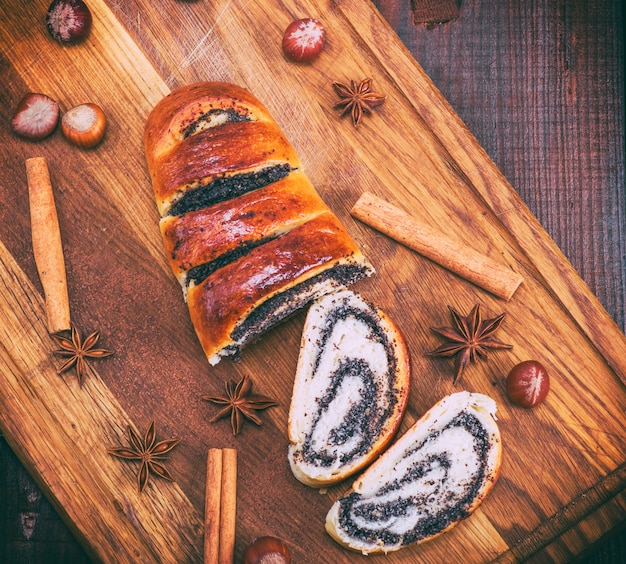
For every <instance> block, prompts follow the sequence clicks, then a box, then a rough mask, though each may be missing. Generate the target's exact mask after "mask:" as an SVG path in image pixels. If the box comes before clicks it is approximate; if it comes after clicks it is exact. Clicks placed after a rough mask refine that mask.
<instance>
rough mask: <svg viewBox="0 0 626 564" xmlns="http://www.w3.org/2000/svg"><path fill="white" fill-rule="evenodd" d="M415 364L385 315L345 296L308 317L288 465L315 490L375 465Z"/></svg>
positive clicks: (323, 302) (320, 304)
mask: <svg viewBox="0 0 626 564" xmlns="http://www.w3.org/2000/svg"><path fill="white" fill-rule="evenodd" d="M410 378H411V375H410V361H409V353H408V350H407V346H406V343H405V340H404V338H403V336H402V334H401V333H400V330H399V329H398V327H397V326H396V325H395V323H394V322H393V321H392V320H391V318H390V317H389V316H388V315H387V314H385V313H384V312H383V311H382V310H381V309H380V308H378V307H376V306H374V305H372V304H371V303H369V302H367V301H366V300H364V299H363V298H362V297H361V296H360V295H359V294H357V293H355V292H353V291H350V290H342V291H338V292H335V293H333V294H330V295H327V296H324V297H323V298H321V299H319V300H318V301H317V302H315V303H314V304H313V305H312V306H311V308H310V309H309V311H308V313H307V317H306V321H305V324H304V330H303V335H302V343H301V347H300V356H299V359H298V365H297V368H296V376H295V382H294V388H293V395H292V400H291V407H290V411H289V425H288V431H289V441H290V446H289V454H288V457H289V463H290V465H291V469H292V472H293V474H294V476H295V477H296V478H297V479H298V480H300V481H301V482H303V483H304V484H307V485H309V486H313V487H324V486H329V485H331V484H335V483H337V482H339V481H341V480H344V479H345V478H347V477H348V476H350V475H352V474H354V473H355V472H357V471H358V470H360V469H362V468H364V467H365V466H366V465H367V464H369V463H370V462H372V460H374V458H375V457H377V456H378V455H379V454H380V453H381V452H382V451H383V449H384V448H385V447H386V446H387V445H388V444H389V442H390V441H391V439H392V438H393V436H394V435H395V433H396V431H397V430H398V427H399V426H400V422H401V420H402V416H403V414H404V410H405V408H406V405H407V400H408V395H409V388H410Z"/></svg>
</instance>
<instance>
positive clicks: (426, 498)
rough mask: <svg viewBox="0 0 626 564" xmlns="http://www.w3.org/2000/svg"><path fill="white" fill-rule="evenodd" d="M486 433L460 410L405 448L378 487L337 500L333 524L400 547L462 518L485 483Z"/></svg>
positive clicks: (362, 538)
mask: <svg viewBox="0 0 626 564" xmlns="http://www.w3.org/2000/svg"><path fill="white" fill-rule="evenodd" d="M490 448H491V446H490V444H489V437H488V435H487V433H486V431H485V429H484V427H483V426H482V425H481V423H480V421H479V420H478V419H477V418H476V417H475V416H474V415H472V414H471V413H468V412H466V411H464V412H461V413H459V414H458V415H457V416H455V417H454V418H453V419H452V420H451V421H450V422H449V423H448V424H447V425H445V426H444V427H443V428H441V429H439V430H437V431H435V432H433V433H432V434H431V435H430V436H429V437H428V438H427V439H426V440H425V441H423V442H422V443H421V444H418V445H416V446H415V447H414V448H412V449H411V450H410V451H408V452H407V453H406V455H405V456H404V458H403V460H402V462H401V463H400V464H397V465H395V466H394V467H393V469H391V470H390V472H389V475H388V479H387V481H386V483H385V485H384V486H383V487H381V488H380V489H379V490H378V491H376V492H374V493H373V494H370V495H367V497H364V496H362V495H361V494H359V493H356V492H352V493H350V494H349V495H347V496H346V497H344V498H342V499H341V500H340V508H339V526H340V528H341V529H343V530H344V531H345V533H346V534H347V535H349V536H350V537H352V538H355V539H359V540H360V541H363V542H365V543H371V544H372V545H380V544H382V545H384V546H387V547H391V546H404V545H409V544H412V543H416V542H418V541H420V540H421V539H424V538H427V537H430V536H432V535H435V534H437V533H439V532H441V531H443V530H444V529H446V528H447V527H448V526H449V525H451V524H452V523H454V522H456V521H459V520H461V519H463V518H465V517H467V516H468V515H469V513H470V511H469V508H470V506H471V505H472V503H473V502H474V500H475V499H476V497H477V495H478V494H479V493H480V490H481V488H482V487H483V485H484V482H485V469H486V465H487V462H486V461H487V459H488V456H489V450H490Z"/></svg>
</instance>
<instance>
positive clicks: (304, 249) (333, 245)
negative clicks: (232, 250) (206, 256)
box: [187, 212, 360, 358]
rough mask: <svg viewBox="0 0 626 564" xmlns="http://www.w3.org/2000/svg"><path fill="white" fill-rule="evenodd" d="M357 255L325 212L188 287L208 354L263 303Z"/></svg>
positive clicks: (195, 322) (229, 342) (225, 343)
mask: <svg viewBox="0 0 626 564" xmlns="http://www.w3.org/2000/svg"><path fill="white" fill-rule="evenodd" d="M353 255H354V256H358V255H360V251H359V250H358V248H357V247H356V246H355V244H354V242H353V241H352V239H350V237H349V236H348V235H347V233H346V232H345V230H344V228H343V226H342V225H341V223H340V222H339V220H338V219H337V218H336V217H335V216H334V215H333V214H332V213H330V212H327V213H323V214H322V215H320V216H318V217H316V218H315V219H313V220H311V221H309V222H307V223H305V224H302V225H300V226H298V227H296V228H294V229H292V230H291V231H289V232H287V233H285V234H284V235H282V236H281V237H279V238H277V239H274V240H272V241H269V242H267V243H266V244H264V245H262V246H260V247H257V248H255V249H253V250H252V251H250V252H249V253H248V254H247V255H245V256H243V257H241V258H240V259H239V260H237V261H235V262H232V263H230V264H228V265H226V266H224V267H223V268H220V269H219V270H218V271H216V272H214V273H213V274H211V275H210V276H209V277H208V278H207V279H206V280H204V281H203V282H202V283H200V284H199V285H198V286H195V287H192V288H189V291H188V293H187V303H188V305H189V311H190V315H191V321H192V323H193V325H194V328H195V330H196V333H197V335H198V338H199V339H200V343H201V344H202V347H203V349H204V351H205V353H206V355H207V357H209V358H212V357H213V356H214V355H215V354H217V353H218V352H219V351H220V350H221V349H222V348H224V347H228V346H230V345H233V344H234V341H233V339H232V337H231V334H232V332H233V330H234V329H235V328H236V326H237V324H238V323H239V321H241V320H242V319H245V318H246V317H247V316H248V315H249V314H250V312H252V311H253V310H254V309H255V307H257V306H258V305H259V304H260V303H262V302H264V301H266V300H267V299H269V298H270V297H272V296H274V295H275V294H277V293H278V292H284V291H286V290H288V289H289V288H292V287H293V286H295V285H296V284H298V283H300V282H303V281H305V280H307V279H310V278H312V277H314V276H315V275H317V274H319V273H320V272H322V271H324V270H327V269H328V268H329V266H332V265H334V264H337V263H339V261H341V260H342V259H345V258H346V257H351V256H353Z"/></svg>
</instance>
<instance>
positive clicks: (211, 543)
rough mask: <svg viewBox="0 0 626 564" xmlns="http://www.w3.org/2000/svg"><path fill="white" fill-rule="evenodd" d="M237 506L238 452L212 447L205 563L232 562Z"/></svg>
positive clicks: (205, 515)
mask: <svg viewBox="0 0 626 564" xmlns="http://www.w3.org/2000/svg"><path fill="white" fill-rule="evenodd" d="M236 508H237V451H236V450H235V449H230V448H225V449H219V448H211V449H209V452H208V455H207V473H206V496H205V506H204V563H205V564H232V562H233V558H234V552H235V518H236Z"/></svg>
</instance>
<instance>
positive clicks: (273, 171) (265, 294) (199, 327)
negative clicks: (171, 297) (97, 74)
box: [144, 82, 373, 364]
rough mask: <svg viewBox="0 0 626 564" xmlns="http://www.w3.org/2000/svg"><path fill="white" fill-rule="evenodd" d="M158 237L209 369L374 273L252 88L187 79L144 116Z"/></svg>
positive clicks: (145, 143) (147, 156) (145, 139)
mask: <svg viewBox="0 0 626 564" xmlns="http://www.w3.org/2000/svg"><path fill="white" fill-rule="evenodd" d="M144 146H145V152H146V161H147V164H148V170H149V172H150V177H151V179H152V185H153V188H154V195H155V200H156V204H157V208H158V210H159V214H160V216H161V225H160V226H161V233H162V236H163V240H164V243H165V249H166V252H167V256H168V260H169V262H170V266H171V268H172V272H173V273H174V275H175V276H176V278H177V279H178V281H179V282H180V284H181V286H182V289H183V294H184V297H185V299H187V302H188V307H189V313H190V316H191V320H192V322H193V325H194V328H195V330H196V333H197V335H198V339H199V341H200V343H201V344H202V347H203V349H204V352H205V354H206V356H207V358H208V359H209V361H210V362H211V363H212V364H215V363H216V362H218V361H219V360H220V358H221V357H223V356H232V355H236V354H237V353H238V352H239V350H240V349H241V348H242V347H243V346H244V345H245V344H246V343H248V342H249V341H251V340H252V339H253V338H255V337H256V336H258V335H260V334H261V333H262V332H263V331H265V330H267V329H269V328H270V327H272V326H273V325H275V324H277V323H278V322H279V321H281V320H282V319H284V318H285V317H286V316H287V315H289V314H290V313H292V312H293V311H295V310H296V309H298V308H300V307H303V306H305V305H306V304H307V303H308V302H309V301H310V300H312V299H315V298H317V297H319V296H321V295H323V294H324V293H327V292H329V291H333V290H336V289H337V288H339V287H341V286H342V285H348V284H352V283H353V282H356V281H357V280H359V279H361V278H363V277H365V276H369V275H370V274H372V273H373V269H372V268H371V266H370V265H369V263H368V262H367V260H366V259H365V257H364V256H363V255H362V253H361V252H360V250H359V249H358V247H357V245H356V244H355V242H354V241H353V240H352V238H351V237H350V236H349V234H348V233H347V231H346V229H345V227H344V226H343V225H342V224H341V223H340V222H339V220H338V219H337V217H336V216H335V215H334V214H333V213H332V212H331V210H330V209H329V208H328V207H327V206H326V205H325V203H324V202H323V200H322V199H321V198H320V197H319V195H318V194H317V192H316V191H315V189H314V188H313V186H312V185H311V183H310V181H309V180H308V178H307V177H306V176H305V174H304V172H303V171H302V167H301V164H300V161H299V160H298V157H297V155H296V153H295V151H294V149H293V147H292V146H291V145H290V143H289V141H288V140H287V138H286V137H285V135H284V134H283V133H282V131H281V130H280V128H279V127H278V125H277V123H276V122H275V121H274V119H273V118H272V116H271V115H270V114H269V112H268V111H267V109H266V108H265V107H264V106H263V105H262V104H261V103H260V102H259V101H258V100H257V99H256V98H255V97H254V96H253V95H252V94H251V93H250V92H248V91H247V90H245V89H243V88H241V87H239V86H236V85H233V84H227V83H223V82H202V83H197V84H192V85H189V86H184V87H182V88H179V89H178V90H175V91H173V92H172V93H170V94H169V95H168V96H166V97H165V98H163V99H162V100H161V101H160V102H159V103H158V104H157V105H156V106H155V107H154V109H153V110H152V112H151V113H150V115H149V116H148V119H147V122H146V127H145V130H144Z"/></svg>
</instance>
